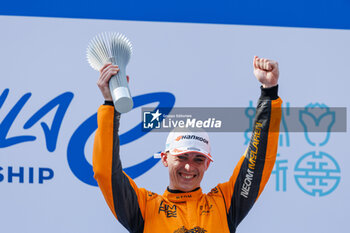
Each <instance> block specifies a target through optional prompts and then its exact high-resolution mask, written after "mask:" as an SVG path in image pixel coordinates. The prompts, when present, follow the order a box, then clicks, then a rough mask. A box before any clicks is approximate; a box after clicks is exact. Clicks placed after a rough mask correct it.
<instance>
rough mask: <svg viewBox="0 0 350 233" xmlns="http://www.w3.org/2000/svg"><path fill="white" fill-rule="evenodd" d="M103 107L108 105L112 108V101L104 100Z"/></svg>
mask: <svg viewBox="0 0 350 233" xmlns="http://www.w3.org/2000/svg"><path fill="white" fill-rule="evenodd" d="M103 105H110V106H113V101H112V100H105V102H104V104H103Z"/></svg>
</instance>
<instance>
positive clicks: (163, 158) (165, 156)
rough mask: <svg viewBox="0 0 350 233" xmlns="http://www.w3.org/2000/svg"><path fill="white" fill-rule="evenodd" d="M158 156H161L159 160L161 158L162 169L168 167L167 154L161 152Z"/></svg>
mask: <svg viewBox="0 0 350 233" xmlns="http://www.w3.org/2000/svg"><path fill="white" fill-rule="evenodd" d="M160 156H161V158H162V163H163V165H164V167H168V154H167V153H164V152H162V153H161V154H160Z"/></svg>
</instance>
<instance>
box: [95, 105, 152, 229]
mask: <svg viewBox="0 0 350 233" xmlns="http://www.w3.org/2000/svg"><path fill="white" fill-rule="evenodd" d="M119 121H120V114H119V113H118V112H116V111H115V110H114V107H113V106H109V105H102V106H101V107H100V108H99V110H98V113H97V124H98V129H97V131H96V134H95V141H94V149H93V169H94V177H95V179H96V180H97V183H98V185H99V187H100V189H101V191H102V193H103V196H104V198H105V200H106V202H107V204H108V206H109V208H110V209H111V211H112V213H113V214H114V216H115V217H116V218H117V219H118V220H119V222H120V223H121V224H122V225H123V226H124V227H125V228H126V229H128V230H129V231H130V232H135V231H137V232H139V231H141V232H142V229H143V227H144V213H145V206H146V197H147V192H146V190H145V189H142V188H138V187H137V185H136V184H135V182H134V181H133V180H132V179H131V178H130V177H129V176H128V175H126V174H125V173H124V171H123V169H122V164H121V160H120V155H119V148H120V146H119V135H118V130H119Z"/></svg>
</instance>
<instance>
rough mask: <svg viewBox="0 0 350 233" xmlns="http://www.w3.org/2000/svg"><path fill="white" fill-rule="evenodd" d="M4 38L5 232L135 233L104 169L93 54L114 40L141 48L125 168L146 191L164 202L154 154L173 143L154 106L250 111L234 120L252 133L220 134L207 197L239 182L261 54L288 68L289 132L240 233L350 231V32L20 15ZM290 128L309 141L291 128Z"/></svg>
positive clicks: (3, 20)
mask: <svg viewBox="0 0 350 233" xmlns="http://www.w3.org/2000/svg"><path fill="white" fill-rule="evenodd" d="M0 28H1V43H0V52H1V56H0V64H1V69H0V78H1V85H0V193H1V199H0V206H1V209H2V211H0V223H1V224H0V231H1V232H9V233H10V232H14V233H20V232H42V233H44V232H51V233H61V232H74V233H79V232H81V233H87V232H91V233H95V232H105V233H109V232H110V233H112V232H127V231H126V230H125V229H124V228H123V227H122V226H121V225H120V224H119V223H118V221H117V220H116V219H115V218H114V216H113V215H112V213H111V212H110V210H109V208H108V206H107V204H106V203H105V201H104V198H103V196H102V193H101V191H100V190H99V188H98V187H97V183H96V181H95V180H94V178H93V171H92V166H91V164H92V148H93V138H94V133H95V130H96V128H97V122H96V112H97V108H98V107H99V106H100V105H101V104H103V102H104V100H103V97H102V95H101V93H100V91H99V89H98V87H97V85H96V82H97V79H98V77H99V73H98V72H96V71H95V70H93V69H91V67H90V66H89V64H88V62H87V58H86V49H87V46H88V43H89V41H90V40H91V39H92V38H93V37H94V36H95V35H97V34H99V33H101V32H120V33H123V34H125V35H126V36H127V37H128V38H129V39H130V41H131V42H132V44H133V54H132V56H131V60H130V63H129V64H128V66H127V69H126V72H127V74H128V75H129V76H130V83H129V87H130V91H131V94H132V96H133V101H134V109H133V110H132V111H130V112H128V113H126V114H123V115H122V119H121V128H120V135H121V136H120V139H121V158H122V162H123V167H124V169H125V172H126V173H128V174H129V175H130V176H131V177H133V178H134V179H135V182H136V183H137V185H138V186H139V187H144V188H146V189H148V190H151V191H153V192H156V193H159V194H162V193H163V192H164V190H165V189H166V187H167V185H168V182H169V180H168V172H167V169H166V168H165V167H164V166H163V165H162V164H161V163H160V162H159V161H160V159H159V158H158V157H157V156H154V154H155V153H158V152H160V151H161V150H163V149H164V148H165V140H166V136H167V132H154V131H152V130H142V125H143V123H144V122H145V119H143V116H144V115H146V114H143V113H142V109H143V108H147V109H149V113H150V114H151V113H153V112H152V109H153V110H156V108H157V107H158V108H166V109H168V110H167V112H163V113H164V114H166V115H168V114H169V113H170V112H171V110H172V109H173V108H198V109H200V108H212V109H213V108H241V109H245V111H241V113H243V114H241V115H239V116H235V115H234V114H233V116H232V121H236V122H246V126H245V128H244V129H243V130H242V129H240V130H239V131H236V132H233V131H230V132H210V133H209V136H210V137H211V141H212V142H211V143H212V155H213V158H214V160H215V162H214V163H212V164H211V166H210V167H209V169H208V171H207V172H206V174H205V176H204V179H203V182H202V188H203V191H204V192H209V191H210V190H211V188H213V187H215V186H216V185H217V184H218V183H221V182H225V181H227V180H228V179H229V177H230V176H231V174H232V172H233V169H234V167H235V165H236V163H237V162H238V160H239V159H240V157H241V156H242V154H243V153H244V151H245V148H246V146H247V144H248V141H249V139H250V131H251V129H252V119H253V118H254V107H255V104H256V102H257V100H258V98H259V95H260V84H259V82H258V81H257V80H256V79H255V77H254V75H253V57H254V55H257V56H259V57H265V58H270V59H273V60H276V61H278V62H279V67H280V82H279V95H280V97H281V98H282V99H283V101H284V102H283V117H282V123H281V129H282V130H281V133H280V138H279V149H278V155H277V161H276V164H275V168H274V170H273V173H272V175H271V178H270V180H269V182H268V184H267V186H266V188H265V191H264V192H263V194H262V195H261V196H260V198H259V200H258V201H257V203H256V204H255V206H254V207H253V209H252V210H251V211H250V213H249V214H248V216H247V217H246V218H245V219H244V221H243V222H242V223H241V224H240V226H239V227H238V230H237V231H238V232H240V233H248V232H269V233H280V232H284V233H295V232H302V233H310V232H317V233H329V232H347V231H348V229H347V228H348V227H347V220H348V216H349V215H348V210H349V209H350V202H349V201H348V192H350V181H349V179H350V169H348V168H349V167H350V157H349V156H348V155H347V154H348V153H349V152H348V150H347V149H344V148H343V146H346V145H348V144H349V139H350V137H349V133H348V132H347V131H348V126H347V125H346V121H348V120H349V117H348V116H346V112H347V108H349V105H350V104H349V98H350V95H349V91H348V88H349V86H350V78H349V71H348V70H349V69H348V67H349V58H348V57H349V54H350V47H349V45H348V44H349V41H350V31H348V30H328V29H306V28H283V27H264V26H237V25H220V24H215V25H213V24H191V23H165V22H132V21H116V20H92V19H65V18H39V17H37V18H35V17H19V16H1V17H0ZM292 108H295V109H298V112H293V114H292V111H291V109H292ZM334 108H342V109H343V111H342V114H345V116H344V115H343V116H342V117H343V120H344V119H345V120H344V121H343V123H340V124H345V125H342V127H343V129H345V130H343V131H341V132H336V130H332V127H334V126H336V125H339V122H338V121H337V120H338V119H339V118H338V117H339V115H338V112H337V111H334ZM293 111H295V110H293ZM291 117H293V124H297V123H300V125H299V127H300V128H301V129H303V130H298V131H297V132H296V130H294V131H293V130H292V128H291V127H292V126H290V125H288V122H291V121H290V119H291ZM242 118H245V119H242ZM203 119H204V121H205V119H207V118H206V117H203ZM315 127H316V129H317V127H320V128H321V130H319V131H318V130H315ZM311 128H312V130H311ZM325 129H326V130H325ZM344 131H346V132H344Z"/></svg>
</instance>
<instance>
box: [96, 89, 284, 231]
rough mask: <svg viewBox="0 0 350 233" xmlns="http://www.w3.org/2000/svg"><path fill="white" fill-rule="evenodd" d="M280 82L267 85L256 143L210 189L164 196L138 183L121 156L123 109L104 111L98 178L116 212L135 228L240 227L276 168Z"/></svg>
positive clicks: (100, 117) (256, 126)
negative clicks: (223, 180) (227, 175)
mask: <svg viewBox="0 0 350 233" xmlns="http://www.w3.org/2000/svg"><path fill="white" fill-rule="evenodd" d="M277 88H278V87H277V86H276V87H272V88H266V89H264V88H262V94H261V97H260V98H259V101H258V105H257V109H256V116H255V120H254V128H253V132H252V137H251V141H250V144H249V146H248V148H247V150H246V152H245V153H244V155H243V156H242V157H241V159H240V160H239V162H238V164H237V165H236V168H235V169H234V172H233V174H232V176H231V178H230V179H229V181H228V182H226V183H221V184H218V185H217V186H216V187H215V188H213V189H212V190H211V191H210V192H209V193H208V194H204V193H202V190H201V189H200V188H198V189H196V190H194V191H192V192H186V193H183V192H172V191H171V190H169V189H167V190H166V191H165V192H164V194H163V195H158V194H156V193H153V192H150V191H147V190H146V189H144V188H139V187H137V185H136V183H135V182H134V181H133V180H132V179H131V178H130V177H129V176H128V175H127V174H126V173H124V171H123V170H122V164H121V161H120V156H119V136H118V128H119V119H120V114H119V113H117V112H116V111H115V110H114V107H113V106H109V105H102V106H101V107H100V108H99V110H98V130H97V131H96V135H95V143H94V150H93V168H94V173H95V176H94V177H95V179H96V180H97V182H98V185H99V187H100V189H101V191H102V193H103V195H104V198H105V200H106V202H107V204H108V206H109V208H110V209H111V211H112V213H113V214H114V216H115V217H116V218H117V219H118V220H119V222H120V223H121V224H122V225H123V226H124V227H125V228H126V229H127V230H128V231H129V232H138V233H141V232H145V233H164V232H165V233H170V232H171V233H185V232H190V233H192V232H193V233H194V232H206V233H219V232H220V233H228V232H235V231H236V228H237V226H238V224H239V223H240V222H241V221H242V219H243V218H244V217H245V216H246V215H247V213H248V211H249V210H250V209H251V207H252V206H253V204H254V203H255V201H256V200H257V198H258V197H259V195H260V194H261V192H262V190H263V189H264V187H265V184H266V183H267V181H268V179H269V176H270V174H271V171H272V169H273V166H274V163H275V159H276V154H277V144H278V136H279V125H280V120H281V108H280V107H281V104H282V100H281V99H280V98H279V97H278V96H277Z"/></svg>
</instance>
